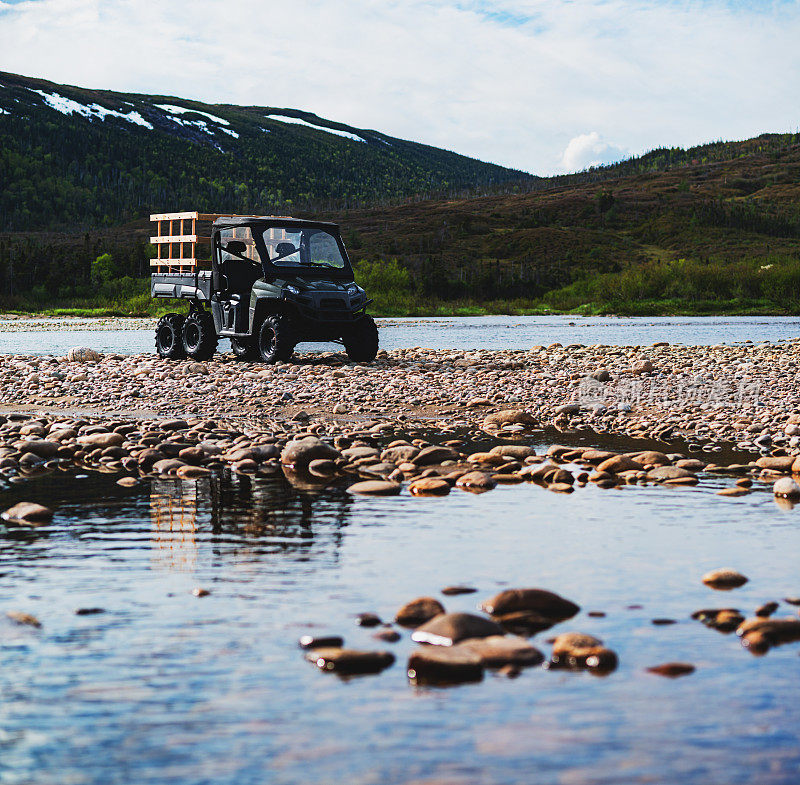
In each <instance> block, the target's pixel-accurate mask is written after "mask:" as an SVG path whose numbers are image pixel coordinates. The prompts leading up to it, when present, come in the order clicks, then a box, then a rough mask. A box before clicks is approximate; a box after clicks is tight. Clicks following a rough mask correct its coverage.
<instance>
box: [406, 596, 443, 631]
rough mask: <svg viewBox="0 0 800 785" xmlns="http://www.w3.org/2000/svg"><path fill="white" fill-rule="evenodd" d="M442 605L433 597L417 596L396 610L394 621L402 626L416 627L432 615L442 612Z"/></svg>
mask: <svg viewBox="0 0 800 785" xmlns="http://www.w3.org/2000/svg"><path fill="white" fill-rule="evenodd" d="M444 612H445V610H444V606H443V605H442V603H440V602H439V601H438V600H436V599H434V598H433V597H418V598H417V599H416V600H411V602H407V603H406V604H405V605H403V607H402V608H400V610H399V611H397V615H396V616H395V621H396V622H397V623H398V624H402V625H403V626H404V627H418V626H419V625H420V624H424V623H425V622H426V621H428V620H429V619H432V618H433V617H434V616H438V615H439V614H440V613H444Z"/></svg>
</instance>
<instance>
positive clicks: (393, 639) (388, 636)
mask: <svg viewBox="0 0 800 785" xmlns="http://www.w3.org/2000/svg"><path fill="white" fill-rule="evenodd" d="M372 637H373V638H375V640H378V641H385V642H386V643H397V641H399V640H400V638H402V637H403V636H402V635H400V633H399V632H398V631H397V630H393V629H392V628H391V627H385V628H384V629H382V630H378V631H377V632H375V633H373V635H372Z"/></svg>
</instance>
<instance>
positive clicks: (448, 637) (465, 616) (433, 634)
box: [411, 613, 503, 646]
mask: <svg viewBox="0 0 800 785" xmlns="http://www.w3.org/2000/svg"><path fill="white" fill-rule="evenodd" d="M502 634H503V628H502V627H501V626H500V625H499V624H497V623H496V622H494V621H492V620H491V619H487V618H486V617H485V616H476V615H475V614H472V613H442V614H440V615H438V616H434V618H433V619H431V620H430V621H428V622H426V623H425V624H423V625H422V626H421V627H419V628H418V629H416V630H415V631H414V633H413V635H412V636H411V639H412V640H414V641H416V642H417V643H430V644H432V645H435V646H452V645H453V644H455V643H458V642H459V641H462V640H464V639H466V638H486V637H488V636H489V635H502Z"/></svg>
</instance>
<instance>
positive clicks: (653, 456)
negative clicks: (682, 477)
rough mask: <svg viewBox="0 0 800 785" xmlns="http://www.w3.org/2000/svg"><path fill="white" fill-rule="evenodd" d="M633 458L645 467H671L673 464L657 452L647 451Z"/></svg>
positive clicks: (661, 453)
mask: <svg viewBox="0 0 800 785" xmlns="http://www.w3.org/2000/svg"><path fill="white" fill-rule="evenodd" d="M633 457H634V459H635V460H636V462H637V463H641V464H642V465H643V466H669V465H670V464H671V463H672V461H671V460H670V459H669V458H668V457H667V456H666V455H664V453H663V452H658V451H656V450H645V451H644V452H640V453H638V454H637V455H635V456H633ZM684 468H685V467H684Z"/></svg>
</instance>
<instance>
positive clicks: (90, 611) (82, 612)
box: [75, 608, 106, 616]
mask: <svg viewBox="0 0 800 785" xmlns="http://www.w3.org/2000/svg"><path fill="white" fill-rule="evenodd" d="M105 612H106V609H105V608H76V609H75V615H76V616H96V615H98V614H100V613H105Z"/></svg>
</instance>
